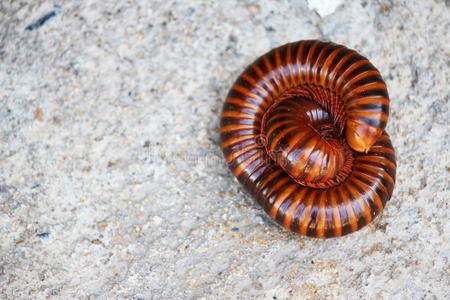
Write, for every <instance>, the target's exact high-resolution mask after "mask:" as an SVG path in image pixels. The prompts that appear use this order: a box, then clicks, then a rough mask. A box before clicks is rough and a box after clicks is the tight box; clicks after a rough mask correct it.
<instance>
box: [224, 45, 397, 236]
mask: <svg viewBox="0 0 450 300" xmlns="http://www.w3.org/2000/svg"><path fill="white" fill-rule="evenodd" d="M388 115H389V95H388V91H387V87H386V84H385V82H384V81H383V79H382V77H381V75H380V72H379V71H378V70H377V69H376V68H375V67H374V66H373V65H372V64H371V63H370V62H369V60H368V59H366V58H365V57H363V56H362V55H360V54H359V53H358V52H356V51H355V50H351V49H349V48H347V47H345V46H343V45H339V44H335V43H332V42H322V41H318V40H304V41H298V42H294V43H289V44H286V45H283V46H280V47H278V48H275V49H272V50H271V51H269V52H268V53H266V54H264V55H262V56H261V57H259V58H258V59H256V60H255V61H254V62H253V63H252V64H250V65H249V66H248V67H247V68H246V69H245V70H244V72H242V73H241V74H240V75H239V77H238V78H237V80H236V81H235V82H234V84H233V86H232V87H231V89H230V91H229V93H228V96H227V98H226V100H225V103H224V106H223V110H222V114H221V121H220V136H221V148H222V151H223V153H224V156H225V159H226V162H227V164H228V165H229V167H230V169H231V171H232V173H233V174H234V176H235V177H236V178H237V179H238V181H239V182H240V183H241V184H242V185H243V186H244V188H245V189H246V190H247V191H248V192H249V193H250V194H251V195H252V196H253V197H254V198H255V199H256V201H257V203H259V205H260V206H261V207H262V208H263V209H264V211H265V212H266V213H267V214H268V215H269V216H270V217H271V218H272V219H273V220H275V221H276V222H277V223H278V224H280V225H282V226H283V227H285V228H287V229H288V230H291V231H293V232H297V233H299V234H301V235H305V236H310V237H316V238H329V237H339V236H343V235H346V234H349V233H351V232H355V231H357V230H359V229H361V228H362V227H364V226H365V225H367V224H369V223H370V222H371V221H372V220H373V219H374V218H375V217H376V216H377V215H378V214H379V213H380V212H381V211H382V210H383V208H384V206H385V205H386V202H387V201H389V199H390V198H391V196H392V192H393V189H394V184H395V173H396V158H395V151H394V148H393V146H392V144H391V141H390V138H389V136H388V134H387V133H386V131H385V127H386V122H387V119H388Z"/></svg>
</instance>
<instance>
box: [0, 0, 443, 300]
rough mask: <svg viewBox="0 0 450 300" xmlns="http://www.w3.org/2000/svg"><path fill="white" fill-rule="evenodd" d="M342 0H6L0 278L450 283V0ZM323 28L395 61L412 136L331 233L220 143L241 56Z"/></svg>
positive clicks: (398, 132)
mask: <svg viewBox="0 0 450 300" xmlns="http://www.w3.org/2000/svg"><path fill="white" fill-rule="evenodd" d="M323 2H325V1H323ZM332 2H333V3H332V4H330V6H327V7H324V6H321V4H320V1H311V3H307V2H302V1H261V2H257V1H206V0H204V1H193V0H192V1H167V0H159V1H147V0H136V1H126V0H118V1H94V0H90V1H81V0H80V1H59V2H54V1H45V0H33V1H15V0H2V1H1V4H0V295H1V297H0V298H4V299H25V298H46V297H49V298H52V299H73V298H80V299H88V298H89V299H107V298H108V299H111V298H120V299H234V298H236V299H253V298H255V299H256V298H258V299H289V298H296V299H334V298H336V299H343V298H347V299H356V298H362V299H448V298H449V297H450V292H449V284H450V280H449V278H450V276H449V272H448V271H449V256H450V246H449V231H450V224H449V220H448V211H449V207H448V200H449V198H450V193H449V182H450V176H449V174H450V173H449V172H450V144H449V143H450V134H449V120H450V113H449V94H450V93H449V82H450V74H449V66H450V63H449V59H450V47H449V41H450V34H449V33H450V25H449V20H450V13H449V5H450V4H449V2H448V1H433V0H422V1H406V0H403V1H390V0H386V1H385V0H377V1H332ZM336 3H337V4H336ZM339 4H340V5H339ZM308 5H309V6H308ZM322 5H325V4H322ZM310 8H311V9H313V10H310ZM52 11H55V16H54V17H53V18H51V19H49V20H48V21H47V22H45V23H44V24H43V25H42V26H41V27H38V26H35V27H28V26H29V25H32V24H34V23H35V22H37V21H38V20H39V19H40V18H41V17H42V16H44V15H46V14H48V13H50V12H52ZM319 13H322V14H323V16H321V15H320V14H319ZM27 27H28V28H29V29H33V30H26V28H27ZM309 38H319V39H324V40H332V41H335V42H337V43H341V44H345V45H347V46H348V47H351V48H354V49H357V50H358V51H360V52H361V53H363V54H364V55H365V56H367V57H369V58H370V60H371V61H372V62H373V63H374V64H375V65H376V66H377V67H378V68H379V70H380V71H381V73H382V74H383V75H384V77H385V80H386V82H387V84H388V86H389V89H390V96H391V100H392V104H391V117H390V121H389V124H388V132H389V133H390V135H391V137H392V140H393V144H394V146H395V147H396V150H397V155H398V171H397V174H398V177H397V185H396V189H395V192H394V195H393V198H392V200H391V201H390V202H389V203H388V205H387V207H386V209H385V210H384V214H383V216H381V217H380V218H378V219H377V220H376V222H375V223H374V224H372V225H370V226H367V227H366V228H364V229H363V230H361V231H359V232H357V233H354V234H351V235H349V236H346V237H343V238H338V239H331V240H316V239H310V238H305V237H300V236H297V235H296V234H293V233H289V232H287V231H285V230H284V229H282V228H280V227H279V226H277V225H275V224H274V223H273V222H272V221H270V220H269V219H268V218H267V217H266V216H265V214H264V213H263V211H262V210H261V209H260V208H259V207H258V206H257V205H255V204H254V203H253V200H252V199H251V198H250V197H249V196H248V195H247V194H246V193H245V192H244V191H243V190H242V188H241V187H240V186H239V185H238V184H237V182H236V181H235V180H234V179H233V177H232V175H231V174H230V172H229V170H228V169H227V167H226V165H225V163H224V161H223V158H222V155H221V152H220V150H219V146H218V140H219V134H218V128H219V113H220V110H221V105H222V103H223V101H224V98H225V96H226V93H227V91H228V88H229V87H230V86H231V84H232V82H233V81H234V79H235V78H236V77H237V75H238V74H239V73H240V72H241V71H242V70H243V68H244V67H245V66H246V65H247V64H249V63H250V62H252V61H253V60H254V59H255V58H256V57H257V56H259V55H261V54H263V53H265V52H266V51H268V50H269V49H270V48H272V47H274V46H278V45H281V44H284V43H286V42H290V41H296V40H300V39H309Z"/></svg>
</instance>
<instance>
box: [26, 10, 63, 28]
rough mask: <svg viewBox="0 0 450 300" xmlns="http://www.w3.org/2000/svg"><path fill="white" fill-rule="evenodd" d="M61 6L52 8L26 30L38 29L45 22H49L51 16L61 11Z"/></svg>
mask: <svg viewBox="0 0 450 300" xmlns="http://www.w3.org/2000/svg"><path fill="white" fill-rule="evenodd" d="M59 8H60V6H56V5H55V6H54V10H52V11H51V12H49V13H46V14H45V15H43V16H42V17H40V18H39V19H38V20H37V21H36V22H34V23H32V24H30V25H28V26H27V27H26V28H25V30H26V31H33V30H36V29H38V28H39V27H41V26H42V25H44V24H45V23H47V21H48V20H50V19H51V18H54V17H56V15H57V14H58V12H59Z"/></svg>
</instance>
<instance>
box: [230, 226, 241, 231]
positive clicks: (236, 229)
mask: <svg viewBox="0 0 450 300" xmlns="http://www.w3.org/2000/svg"><path fill="white" fill-rule="evenodd" d="M231 231H233V232H238V231H239V228H237V227H233V228H231Z"/></svg>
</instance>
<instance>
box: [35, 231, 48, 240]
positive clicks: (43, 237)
mask: <svg viewBox="0 0 450 300" xmlns="http://www.w3.org/2000/svg"><path fill="white" fill-rule="evenodd" d="M36 236H37V237H38V238H41V239H48V238H49V237H50V233H49V232H42V233H38V234H36Z"/></svg>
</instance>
